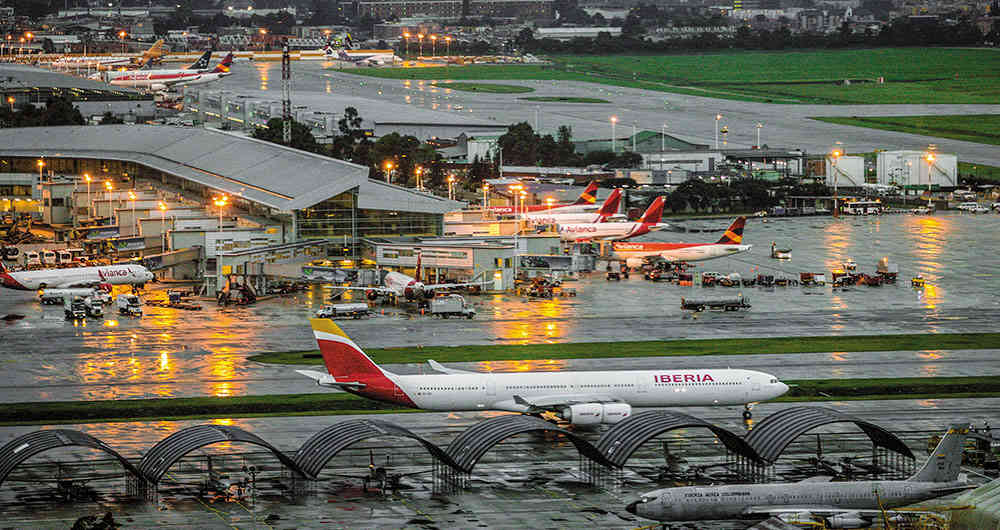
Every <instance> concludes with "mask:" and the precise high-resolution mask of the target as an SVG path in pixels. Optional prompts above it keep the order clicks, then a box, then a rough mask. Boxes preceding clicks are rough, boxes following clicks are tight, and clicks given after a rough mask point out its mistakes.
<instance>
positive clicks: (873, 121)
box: [812, 114, 1000, 145]
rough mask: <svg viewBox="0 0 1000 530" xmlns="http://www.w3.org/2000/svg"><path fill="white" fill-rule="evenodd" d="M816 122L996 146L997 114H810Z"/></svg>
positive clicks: (999, 136)
mask: <svg viewBox="0 0 1000 530" xmlns="http://www.w3.org/2000/svg"><path fill="white" fill-rule="evenodd" d="M812 119H814V120H817V121H822V122H826V123H836V124H839V125H851V126H854V127H865V128H868V129H879V130H883V131H897V132H905V133H911V134H922V135H924V136H935V137H938V138H951V139H952V140H963V141H966V142H978V143H981V144H991V145H1000V114H969V115H944V116H871V117H858V116H852V117H849V118H848V117H814V118H812Z"/></svg>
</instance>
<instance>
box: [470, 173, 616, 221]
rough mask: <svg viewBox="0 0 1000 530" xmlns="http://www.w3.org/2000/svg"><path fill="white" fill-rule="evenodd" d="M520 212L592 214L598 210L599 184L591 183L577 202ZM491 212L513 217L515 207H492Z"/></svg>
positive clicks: (544, 205)
mask: <svg viewBox="0 0 1000 530" xmlns="http://www.w3.org/2000/svg"><path fill="white" fill-rule="evenodd" d="M518 209H519V210H522V211H526V212H541V211H546V212H548V211H553V212H554V211H557V210H558V212H559V213H571V212H572V213H581V212H592V211H594V210H596V209H597V182H596V181H593V180H592V181H590V184H587V187H586V188H585V189H584V190H583V193H581V194H580V197H578V198H577V199H576V202H573V203H570V204H557V205H555V206H553V207H551V208H549V206H548V205H547V204H533V205H530V206H523V207H519V208H518ZM489 210H490V211H492V212H493V213H495V214H499V215H511V214H513V213H514V207H513V206H490V207H489Z"/></svg>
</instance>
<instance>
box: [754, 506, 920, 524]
mask: <svg viewBox="0 0 1000 530" xmlns="http://www.w3.org/2000/svg"><path fill="white" fill-rule="evenodd" d="M885 513H886V514H889V515H896V514H898V513H906V514H920V513H934V512H931V511H919V510H917V511H910V510H906V511H900V510H886V511H885ZM803 514H808V515H810V516H812V517H815V518H817V519H826V518H830V517H835V516H841V517H853V518H858V519H862V520H875V519H878V518H881V517H882V510H871V509H858V508H837V507H836V506H825V505H819V504H814V505H801V506H790V505H780V506H767V505H762V506H747V507H746V508H744V509H743V515H744V516H747V517H754V518H758V517H777V518H779V519H781V520H782V521H786V522H802V521H801V517H802V516H803Z"/></svg>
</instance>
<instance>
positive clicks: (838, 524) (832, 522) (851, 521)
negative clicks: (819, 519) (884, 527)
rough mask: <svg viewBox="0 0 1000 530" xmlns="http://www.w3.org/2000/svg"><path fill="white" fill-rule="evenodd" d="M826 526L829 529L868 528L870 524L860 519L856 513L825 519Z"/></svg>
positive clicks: (869, 521)
mask: <svg viewBox="0 0 1000 530" xmlns="http://www.w3.org/2000/svg"><path fill="white" fill-rule="evenodd" d="M826 525H827V527H829V528H868V527H869V526H871V525H872V522H871V520H868V519H862V518H861V516H860V515H858V514H856V513H846V514H841V515H834V516H831V517H827V518H826Z"/></svg>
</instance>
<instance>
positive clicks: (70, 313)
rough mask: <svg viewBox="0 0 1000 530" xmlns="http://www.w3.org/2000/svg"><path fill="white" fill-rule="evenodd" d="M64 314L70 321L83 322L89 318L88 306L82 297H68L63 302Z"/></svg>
mask: <svg viewBox="0 0 1000 530" xmlns="http://www.w3.org/2000/svg"><path fill="white" fill-rule="evenodd" d="M63 312H65V313H66V318H68V319H70V320H83V319H85V318H87V305H86V304H85V303H84V301H83V297H82V296H66V297H65V298H64V301H63Z"/></svg>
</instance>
